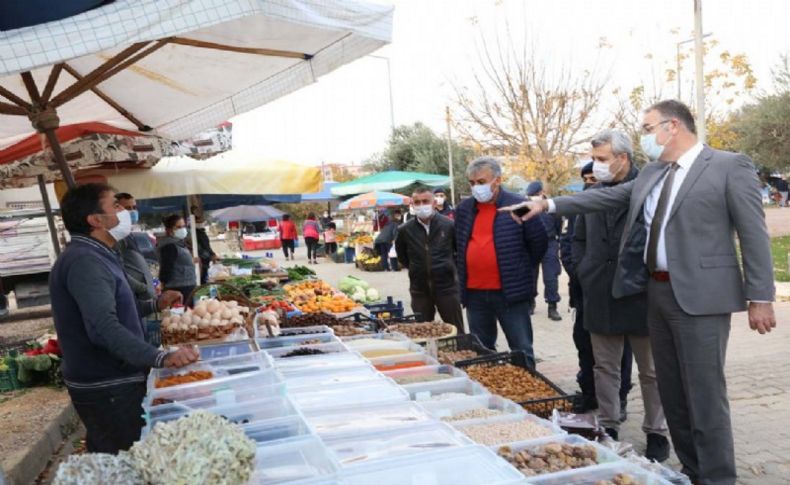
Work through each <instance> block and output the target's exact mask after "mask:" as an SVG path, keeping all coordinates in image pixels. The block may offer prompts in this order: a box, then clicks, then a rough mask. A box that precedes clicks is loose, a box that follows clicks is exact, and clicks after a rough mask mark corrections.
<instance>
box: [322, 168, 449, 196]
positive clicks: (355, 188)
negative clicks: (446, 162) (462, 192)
mask: <svg viewBox="0 0 790 485" xmlns="http://www.w3.org/2000/svg"><path fill="white" fill-rule="evenodd" d="M414 184H422V185H427V186H429V187H444V186H445V185H449V184H450V177H448V176H447V175H436V174H432V173H421V172H400V171H396V170H391V171H387V172H379V173H375V174H373V175H367V176H365V177H361V178H358V179H354V180H351V181H348V182H343V183H341V184H337V185H335V186H334V187H332V189H331V192H332V195H355V194H363V193H365V192H373V191H382V190H399V189H403V188H406V187H408V186H410V185H414Z"/></svg>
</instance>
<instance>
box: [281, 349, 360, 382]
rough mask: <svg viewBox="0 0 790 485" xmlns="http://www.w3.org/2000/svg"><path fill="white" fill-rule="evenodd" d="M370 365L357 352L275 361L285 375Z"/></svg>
mask: <svg viewBox="0 0 790 485" xmlns="http://www.w3.org/2000/svg"><path fill="white" fill-rule="evenodd" d="M369 366H370V363H369V362H368V361H367V360H365V359H363V358H362V356H361V355H359V354H357V353H356V352H344V353H334V354H323V355H311V356H306V357H288V358H287V359H277V361H276V362H275V367H276V368H277V369H278V370H279V371H280V372H281V373H282V374H283V376H285V377H288V375H289V374H292V373H294V372H308V371H321V372H333V371H334V370H336V369H345V368H348V367H369Z"/></svg>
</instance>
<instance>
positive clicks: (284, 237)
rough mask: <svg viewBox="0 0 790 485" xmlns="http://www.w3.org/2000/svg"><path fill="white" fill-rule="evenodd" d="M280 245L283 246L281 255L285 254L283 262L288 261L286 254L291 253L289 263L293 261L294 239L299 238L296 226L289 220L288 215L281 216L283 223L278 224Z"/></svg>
mask: <svg viewBox="0 0 790 485" xmlns="http://www.w3.org/2000/svg"><path fill="white" fill-rule="evenodd" d="M279 229H280V243H282V246H283V254H285V260H286V261H287V260H288V252H289V251H290V253H291V261H293V260H294V247H295V241H296V238H297V237H299V236H298V235H297V234H296V224H294V221H292V220H291V216H289V215H288V214H283V221H282V222H281V223H280V228H279Z"/></svg>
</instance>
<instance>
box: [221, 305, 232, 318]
mask: <svg viewBox="0 0 790 485" xmlns="http://www.w3.org/2000/svg"><path fill="white" fill-rule="evenodd" d="M221 316H222V318H223V319H224V320H230V318H231V317H232V316H233V312H232V311H231V310H229V309H227V308H226V309H225V310H222V313H221Z"/></svg>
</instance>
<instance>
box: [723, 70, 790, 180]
mask: <svg viewBox="0 0 790 485" xmlns="http://www.w3.org/2000/svg"><path fill="white" fill-rule="evenodd" d="M773 77H774V85H775V88H776V92H775V93H774V94H770V95H764V96H760V97H759V98H758V99H757V102H756V103H754V104H750V105H748V106H745V107H744V108H743V109H741V111H740V112H739V113H738V115H737V116H736V117H735V121H734V126H733V129H734V131H735V133H736V134H737V138H736V140H735V142H734V145H735V147H736V148H737V149H738V151H741V152H743V153H746V154H748V155H749V156H751V157H752V159H753V160H754V161H755V163H756V164H758V165H760V166H762V167H764V168H768V169H772V170H779V171H787V170H788V169H790V59H789V58H788V56H787V55H785V56H782V58H781V61H780V63H779V65H778V66H777V68H776V69H774V70H773Z"/></svg>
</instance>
